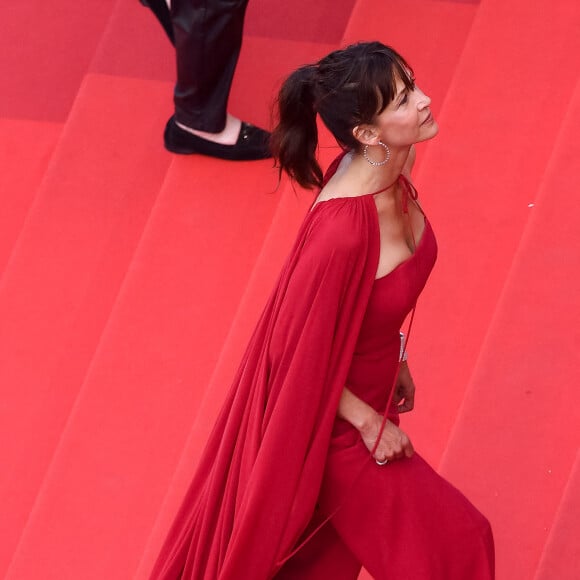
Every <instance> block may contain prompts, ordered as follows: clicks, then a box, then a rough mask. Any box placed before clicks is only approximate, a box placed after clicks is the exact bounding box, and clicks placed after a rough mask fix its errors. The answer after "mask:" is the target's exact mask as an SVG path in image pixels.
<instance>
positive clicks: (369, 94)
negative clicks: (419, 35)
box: [359, 46, 415, 123]
mask: <svg viewBox="0 0 580 580" xmlns="http://www.w3.org/2000/svg"><path fill="white" fill-rule="evenodd" d="M365 64H366V66H364V65H363V66H362V67H361V68H364V69H366V70H361V75H360V80H361V82H360V87H359V88H360V93H359V111H360V115H361V122H364V123H370V122H372V121H373V119H374V118H375V117H376V115H380V114H381V113H382V112H383V111H384V110H385V109H386V108H387V107H388V106H389V103H391V102H392V101H393V99H394V98H395V96H396V94H397V81H398V80H400V81H402V83H403V84H404V85H405V88H406V89H407V90H408V91H412V90H413V89H414V88H415V76H414V73H413V69H412V68H411V67H410V66H409V64H408V63H407V62H406V61H405V59H404V58H403V57H402V56H401V55H400V54H398V53H397V52H395V51H394V50H393V49H392V48H390V47H388V46H381V47H380V48H377V49H376V50H373V51H371V53H370V54H369V58H368V59H366V63H365Z"/></svg>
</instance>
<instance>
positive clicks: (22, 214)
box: [0, 119, 62, 284]
mask: <svg viewBox="0 0 580 580" xmlns="http://www.w3.org/2000/svg"><path fill="white" fill-rule="evenodd" d="M61 131H62V124H60V123H48V122H42V121H22V120H16V119H0V167H1V168H2V171H0V200H1V201H0V203H1V204H2V212H0V280H1V279H2V275H3V273H4V268H5V267H6V264H7V263H8V260H9V259H10V254H11V253H12V249H13V247H14V244H15V243H16V240H17V239H18V235H19V234H20V231H21V229H22V225H23V224H24V221H25V219H26V215H27V213H28V210H29V209H30V207H31V205H32V203H33V200H34V196H35V194H36V191H37V189H38V187H39V185H40V183H41V181H42V178H43V177H44V172H45V171H46V168H47V167H48V164H49V161H50V158H51V156H52V153H53V151H54V148H55V147H56V143H57V141H58V138H59V136H60V134H61ZM0 284H1V281H0Z"/></svg>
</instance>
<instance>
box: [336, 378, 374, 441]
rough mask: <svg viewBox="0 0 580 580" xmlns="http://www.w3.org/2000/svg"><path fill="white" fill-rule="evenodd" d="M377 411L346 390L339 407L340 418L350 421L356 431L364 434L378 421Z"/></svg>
mask: <svg viewBox="0 0 580 580" xmlns="http://www.w3.org/2000/svg"><path fill="white" fill-rule="evenodd" d="M376 414H377V413H376V411H375V410H374V409H373V408H372V407H371V406H370V405H368V404H367V403H365V402H364V401H363V400H361V399H359V398H358V397H357V396H356V395H354V394H353V393H352V392H351V391H350V390H349V389H348V388H345V389H344V391H343V393H342V397H341V400H340V404H339V407H338V416H339V417H340V418H341V419H344V420H345V421H348V422H349V423H350V424H351V425H352V426H353V427H354V428H355V429H357V430H358V431H360V432H361V433H364V432H366V431H368V430H369V429H371V427H372V425H374V422H375V419H376Z"/></svg>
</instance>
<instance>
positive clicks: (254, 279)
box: [136, 184, 312, 579]
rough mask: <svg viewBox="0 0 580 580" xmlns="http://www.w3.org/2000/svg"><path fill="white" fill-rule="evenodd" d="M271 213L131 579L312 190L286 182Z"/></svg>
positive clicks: (158, 538) (191, 458)
mask: <svg viewBox="0 0 580 580" xmlns="http://www.w3.org/2000/svg"><path fill="white" fill-rule="evenodd" d="M281 196H282V197H281V199H280V202H279V204H278V207H277V211H276V214H275V215H274V216H273V218H272V220H271V226H270V228H269V231H268V233H267V236H266V238H265V240H264V244H263V246H262V248H261V251H260V254H259V255H258V256H257V260H256V263H255V267H254V268H253V271H252V273H251V277H250V279H249V281H248V283H247V285H246V286H245V288H244V293H243V295H242V298H241V302H240V305H239V308H238V309H237V311H236V313H235V317H232V318H231V319H230V323H231V324H230V328H229V331H228V333H227V336H226V337H225V340H224V342H223V347H222V348H221V352H219V359H218V360H217V364H216V365H215V368H214V371H213V373H212V375H211V377H209V378H208V381H207V386H206V388H205V389H204V392H203V398H202V400H201V401H200V406H199V410H198V412H197V413H196V415H195V417H192V419H194V420H192V421H191V423H190V430H189V437H188V438H187V441H186V443H185V447H184V448H183V452H182V455H181V460H180V462H179V465H178V467H177V470H176V471H175V473H174V475H173V477H172V481H171V485H170V486H169V487H168V492H167V495H166V497H165V499H164V502H163V505H162V509H161V511H160V512H159V515H158V518H157V522H156V525H155V527H154V529H153V532H152V535H151V537H150V538H149V542H148V545H147V548H146V550H145V553H144V557H143V560H142V562H141V565H140V567H139V570H138V573H137V575H136V578H143V579H144V578H147V574H148V572H149V570H150V568H151V566H152V564H153V560H154V558H155V556H156V554H157V553H158V550H159V547H160V544H161V542H162V541H163V538H164V536H165V533H166V532H167V529H168V527H169V525H170V523H171V520H172V518H173V516H174V514H175V511H176V510H177V508H178V506H179V504H180V502H181V499H182V497H183V494H184V493H185V490H186V489H187V486H188V485H189V482H190V481H191V477H192V475H193V473H194V471H195V467H196V465H197V462H198V460H199V456H200V453H201V451H202V450H203V447H204V445H205V441H206V440H207V437H208V435H209V432H210V430H211V428H212V426H213V423H214V421H215V418H216V416H217V413H218V411H219V408H220V406H221V403H222V401H223V399H224V397H225V394H226V392H227V391H228V389H229V386H230V384H231V381H232V379H233V376H234V374H235V372H236V369H237V367H238V365H239V362H240V360H241V357H242V354H243V351H244V350H245V348H246V345H247V343H248V340H249V338H250V335H251V333H252V331H253V329H254V326H255V324H256V321H257V320H258V318H259V315H260V313H261V311H262V309H263V306H264V304H265V302H266V299H267V297H268V295H269V293H270V291H271V288H272V286H273V284H274V282H275V280H276V278H277V276H278V273H279V270H280V267H281V264H282V262H283V260H284V258H285V256H286V254H287V252H288V251H289V249H290V244H291V242H292V240H293V238H294V236H295V233H296V231H297V229H298V226H299V224H300V222H301V221H302V219H303V216H304V214H305V212H306V211H307V208H308V206H309V205H310V203H311V202H312V194H311V193H305V192H299V193H298V195H297V193H296V191H295V190H294V189H293V188H292V186H291V185H289V184H286V185H285V186H284V188H283V189H282V192H281Z"/></svg>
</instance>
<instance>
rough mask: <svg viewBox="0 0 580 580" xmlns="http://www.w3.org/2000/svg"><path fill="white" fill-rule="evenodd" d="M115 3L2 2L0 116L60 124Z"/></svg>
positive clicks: (67, 0) (112, 0) (90, 0)
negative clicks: (0, 88) (0, 89)
mask: <svg viewBox="0 0 580 580" xmlns="http://www.w3.org/2000/svg"><path fill="white" fill-rule="evenodd" d="M135 1H137V0H135ZM114 3H115V0H87V1H85V2H77V1H76V0H59V2H44V1H43V0H27V1H26V2H5V3H4V5H3V7H2V18H1V19H0V38H1V39H2V40H1V43H2V47H3V48H4V50H2V51H0V70H1V71H2V78H3V82H2V91H0V116H1V117H4V118H14V119H31V120H38V121H50V122H57V123H64V122H65V121H66V119H67V116H68V113H69V111H70V108H71V106H72V104H73V102H74V100H75V98H76V94H77V91H78V90H79V87H80V86H81V83H82V80H83V77H84V75H85V73H86V72H87V70H88V67H89V65H90V63H91V61H92V59H93V55H94V53H95V50H96V48H97V46H98V45H99V42H100V39H101V35H102V34H103V31H104V30H105V28H106V26H107V22H108V20H109V16H110V14H111V10H112V9H113V6H114Z"/></svg>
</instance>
